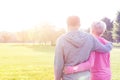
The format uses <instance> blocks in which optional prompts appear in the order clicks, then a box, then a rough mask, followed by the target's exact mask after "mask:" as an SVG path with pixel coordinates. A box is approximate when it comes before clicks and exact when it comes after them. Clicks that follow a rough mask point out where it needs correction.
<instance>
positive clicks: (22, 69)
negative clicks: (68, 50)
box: [0, 44, 120, 80]
mask: <svg viewBox="0 0 120 80" xmlns="http://www.w3.org/2000/svg"><path fill="white" fill-rule="evenodd" d="M54 49H55V47H54V46H40V45H28V44H0V80H54V74H53V62H54ZM111 68H112V80H120V49H119V48H114V49H113V50H112V51H111Z"/></svg>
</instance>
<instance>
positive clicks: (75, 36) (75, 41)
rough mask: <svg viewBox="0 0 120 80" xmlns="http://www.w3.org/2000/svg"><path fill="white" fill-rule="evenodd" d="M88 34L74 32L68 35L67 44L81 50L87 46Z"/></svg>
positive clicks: (66, 37) (66, 36)
mask: <svg viewBox="0 0 120 80" xmlns="http://www.w3.org/2000/svg"><path fill="white" fill-rule="evenodd" d="M86 34H88V33H85V32H81V31H73V32H68V33H66V35H65V36H64V38H65V40H66V41H67V42H69V43H70V44H72V45H73V46H74V47H76V48H80V47H82V46H83V45H84V44H85V42H86V40H87V39H88V36H86Z"/></svg>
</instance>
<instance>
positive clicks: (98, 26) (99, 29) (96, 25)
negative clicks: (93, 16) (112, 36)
mask: <svg viewBox="0 0 120 80" xmlns="http://www.w3.org/2000/svg"><path fill="white" fill-rule="evenodd" d="M105 30H106V24H105V23H104V22H103V21H95V22H93V23H92V25H91V31H95V32H96V33H98V34H102V33H104V32H105Z"/></svg>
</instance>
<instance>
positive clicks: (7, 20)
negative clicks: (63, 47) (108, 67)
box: [0, 0, 120, 32]
mask: <svg viewBox="0 0 120 80" xmlns="http://www.w3.org/2000/svg"><path fill="white" fill-rule="evenodd" d="M119 3H120V0H0V31H9V32H15V31H20V30H26V29H30V28H33V27H35V26H39V25H40V24H43V23H45V22H49V23H50V24H52V25H55V26H56V27H59V28H62V27H66V18H67V17H68V16H71V15H77V16H79V17H80V19H81V27H82V28H88V27H89V26H90V24H91V23H92V21H94V20H99V19H101V18H103V17H108V18H110V19H114V18H115V15H116V13H117V11H118V10H119V9H120V5H119Z"/></svg>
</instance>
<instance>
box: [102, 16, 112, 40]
mask: <svg viewBox="0 0 120 80" xmlns="http://www.w3.org/2000/svg"><path fill="white" fill-rule="evenodd" d="M102 21H103V22H105V24H106V31H105V32H104V34H103V37H104V38H105V39H107V40H109V41H113V39H112V28H113V22H112V21H111V20H110V19H109V18H107V17H105V18H103V19H102Z"/></svg>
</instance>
